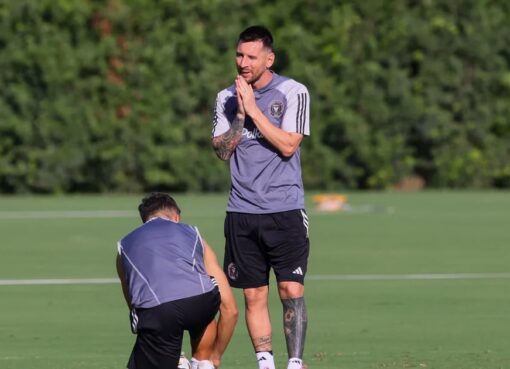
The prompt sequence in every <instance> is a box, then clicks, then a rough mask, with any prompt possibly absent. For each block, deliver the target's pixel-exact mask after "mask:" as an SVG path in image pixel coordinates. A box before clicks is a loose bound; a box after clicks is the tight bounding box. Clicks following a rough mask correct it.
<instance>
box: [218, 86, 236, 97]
mask: <svg viewBox="0 0 510 369" xmlns="http://www.w3.org/2000/svg"><path fill="white" fill-rule="evenodd" d="M235 92H236V87H235V85H233V84H232V85H230V86H228V87H226V88H224V89H223V90H221V91H220V92H218V95H217V96H218V98H225V97H230V96H234V95H235Z"/></svg>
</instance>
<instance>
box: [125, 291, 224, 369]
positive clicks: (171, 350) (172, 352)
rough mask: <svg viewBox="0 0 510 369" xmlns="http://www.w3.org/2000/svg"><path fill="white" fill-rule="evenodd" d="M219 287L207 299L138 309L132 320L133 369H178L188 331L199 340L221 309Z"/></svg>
mask: <svg viewBox="0 0 510 369" xmlns="http://www.w3.org/2000/svg"><path fill="white" fill-rule="evenodd" d="M220 300H221V299H220V293H219V291H218V288H217V287H216V288H215V289H214V290H213V291H211V292H208V293H205V294H203V295H198V296H193V297H188V298H185V299H180V300H176V301H171V302H166V303H164V304H161V305H158V306H156V307H153V308H148V309H136V310H135V313H136V315H135V316H131V320H132V326H133V325H134V324H133V323H136V320H138V321H137V323H136V324H135V325H136V327H133V328H136V331H137V338H136V342H135V345H134V347H133V351H132V353H131V357H130V358H129V362H128V364H127V367H128V368H129V369H175V368H177V365H178V363H179V357H180V354H181V349H182V339H183V335H184V331H185V330H187V331H189V334H190V338H191V339H192V340H196V339H198V338H200V337H201V336H202V334H203V333H204V331H205V329H206V328H207V326H208V325H209V323H210V322H211V321H212V320H213V319H214V317H215V315H216V313H217V312H218V309H219V306H220Z"/></svg>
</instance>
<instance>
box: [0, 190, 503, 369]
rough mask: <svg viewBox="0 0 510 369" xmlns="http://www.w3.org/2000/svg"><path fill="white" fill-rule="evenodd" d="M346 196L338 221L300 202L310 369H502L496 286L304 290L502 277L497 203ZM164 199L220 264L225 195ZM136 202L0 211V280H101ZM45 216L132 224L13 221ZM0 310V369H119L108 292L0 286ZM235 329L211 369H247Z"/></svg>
mask: <svg viewBox="0 0 510 369" xmlns="http://www.w3.org/2000/svg"><path fill="white" fill-rule="evenodd" d="M348 195H349V197H348V199H349V204H350V205H351V206H352V211H350V212H340V213H318V212H316V211H315V210H314V209H313V204H312V203H311V201H310V198H309V199H308V213H309V215H310V227H311V228H310V235H311V242H312V251H311V252H312V253H311V257H310V267H309V276H310V279H309V280H308V281H307V284H306V298H307V304H308V309H309V330H308V337H307V345H306V350H305V361H306V362H307V363H308V364H309V367H310V369H315V368H321V369H343V368H345V369H371V368H374V369H375V368H390V369H396V368H428V369H503V368H504V369H506V368H510V347H509V345H508V342H509V341H510V330H509V327H510V279H508V278H496V279H460V280H332V279H329V280H316V279H313V278H312V277H313V276H318V275H351V274H359V275H374V274H375V275H401V274H431V273H444V274H447V273H449V274H451V273H504V272H506V273H508V272H510V267H509V261H510V260H509V259H510V232H509V224H510V193H508V192H425V193H419V194H406V193H362V192H360V193H350V194H348ZM176 199H177V200H178V201H179V203H180V204H181V207H182V209H183V221H185V222H189V223H193V224H196V225H198V226H199V228H200V230H201V232H202V235H203V236H204V237H205V238H206V239H207V240H208V241H209V242H210V243H211V244H212V246H213V247H214V248H215V249H216V250H217V252H218V254H220V256H221V254H222V247H223V218H224V209H225V202H226V195H177V196H176ZM138 201H139V196H72V197H5V196H4V197H0V234H1V235H2V241H1V248H0V250H1V251H2V254H1V258H0V279H2V280H4V279H28V278H101V277H106V278H109V277H114V276H115V271H114V256H115V251H116V246H115V244H116V241H117V240H118V239H119V238H121V237H122V236H123V235H124V234H125V233H127V232H128V231H130V230H131V229H132V228H133V227H135V226H137V225H138V224H139V220H138V219H137V218H136V212H135V211H134V210H135V208H136V205H137V204H138ZM59 210H62V211H79V210H88V211H91V210H122V211H127V212H129V211H132V214H133V216H132V217H117V218H72V217H63V218H60V219H59V218H52V219H31V218H27V219H20V215H21V216H22V215H23V214H27V215H29V214H33V212H34V211H59ZM9 214H16V215H17V216H16V217H12V218H9ZM127 214H128V215H129V214H130V213H127ZM272 287H273V289H272V294H271V303H270V305H271V312H272V319H273V323H274V327H275V331H274V351H275V356H276V360H277V364H278V369H285V366H284V362H285V359H286V357H285V343H284V339H283V335H282V333H281V325H282V323H281V316H280V315H281V307H280V303H279V301H278V298H277V296H276V294H275V293H274V283H273V286H272ZM236 294H237V296H238V297H239V299H238V301H239V302H240V303H241V302H242V300H241V299H240V295H239V293H238V292H236ZM0 296H1V308H0V311H1V315H0V332H1V333H0V368H2V369H36V368H37V369H78V368H83V369H96V368H97V369H99V368H104V369H106V368H108V369H110V368H112V369H113V368H123V367H124V366H125V365H124V364H125V362H126V360H127V357H128V355H129V351H130V349H131V345H132V342H133V339H134V336H132V335H131V334H130V332H129V328H128V317H127V308H126V307H125V306H124V305H123V300H122V295H121V292H120V286H119V285H117V284H106V285H58V286H37V285H32V286H2V285H0ZM243 319H244V318H243V316H241V317H240V322H239V324H238V327H237V329H236V333H235V336H234V339H233V341H232V344H231V346H230V347H229V350H228V352H227V353H226V355H225V357H224V362H223V366H222V368H224V369H245V368H254V369H255V368H256V363H255V362H254V358H253V354H252V351H251V348H250V343H249V338H248V336H247V334H246V328H245V326H244V321H243ZM188 351H189V350H188Z"/></svg>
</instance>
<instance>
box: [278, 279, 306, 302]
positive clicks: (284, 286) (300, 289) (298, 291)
mask: <svg viewBox="0 0 510 369" xmlns="http://www.w3.org/2000/svg"><path fill="white" fill-rule="evenodd" d="M278 293H279V294H280V298H281V299H293V298H298V297H303V295H304V293H305V286H303V285H302V284H301V283H299V282H292V281H285V282H279V283H278Z"/></svg>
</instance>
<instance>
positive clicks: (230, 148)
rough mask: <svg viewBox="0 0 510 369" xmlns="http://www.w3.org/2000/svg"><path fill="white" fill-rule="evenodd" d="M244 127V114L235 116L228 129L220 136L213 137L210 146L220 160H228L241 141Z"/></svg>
mask: <svg viewBox="0 0 510 369" xmlns="http://www.w3.org/2000/svg"><path fill="white" fill-rule="evenodd" d="M243 126H244V114H237V115H236V117H235V119H234V121H233V122H232V124H231V126H230V129H229V130H228V131H227V132H225V133H223V134H222V135H219V136H216V137H213V139H212V145H213V148H214V151H215V152H216V155H217V156H218V158H220V159H221V160H228V159H230V157H231V156H232V153H233V152H234V150H235V148H236V147H237V145H238V144H239V142H240V141H241V134H242V132H243Z"/></svg>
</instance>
